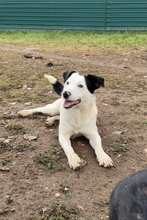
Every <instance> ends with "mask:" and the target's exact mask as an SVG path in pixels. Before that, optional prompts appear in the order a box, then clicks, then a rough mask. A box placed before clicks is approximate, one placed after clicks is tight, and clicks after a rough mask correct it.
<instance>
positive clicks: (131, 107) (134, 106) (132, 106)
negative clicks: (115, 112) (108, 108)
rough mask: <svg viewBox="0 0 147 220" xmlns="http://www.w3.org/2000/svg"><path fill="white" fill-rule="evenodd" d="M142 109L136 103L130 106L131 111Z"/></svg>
mask: <svg viewBox="0 0 147 220" xmlns="http://www.w3.org/2000/svg"><path fill="white" fill-rule="evenodd" d="M138 107H140V104H139V103H134V104H132V105H131V106H130V109H131V111H135V109H136V108H138Z"/></svg>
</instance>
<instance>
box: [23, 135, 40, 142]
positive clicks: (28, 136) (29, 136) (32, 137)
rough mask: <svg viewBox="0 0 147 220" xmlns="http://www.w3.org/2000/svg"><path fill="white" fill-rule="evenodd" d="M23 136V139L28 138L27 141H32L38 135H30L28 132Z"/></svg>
mask: <svg viewBox="0 0 147 220" xmlns="http://www.w3.org/2000/svg"><path fill="white" fill-rule="evenodd" d="M23 137H24V139H26V140H29V141H33V140H36V139H37V138H38V136H32V135H29V134H25V135H24V136H23Z"/></svg>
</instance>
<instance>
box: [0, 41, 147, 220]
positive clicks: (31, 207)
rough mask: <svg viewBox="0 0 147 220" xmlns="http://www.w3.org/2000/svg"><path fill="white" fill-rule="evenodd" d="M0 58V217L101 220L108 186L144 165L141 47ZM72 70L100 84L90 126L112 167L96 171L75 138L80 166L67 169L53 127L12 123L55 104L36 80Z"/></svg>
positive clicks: (146, 116)
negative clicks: (102, 83)
mask: <svg viewBox="0 0 147 220" xmlns="http://www.w3.org/2000/svg"><path fill="white" fill-rule="evenodd" d="M83 53H89V55H88V56H83ZM26 54H29V56H30V55H32V57H33V58H26V57H25V56H24V55H26ZM41 57H42V59H40V58H41ZM37 58H38V59H37ZM0 60H1V62H0V87H1V88H0V219H5V220H10V219H11V220H13V219H15V220H20V219H28V220H35V219H39V220H40V219H61V220H62V219H81V220H89V219H91V220H100V219H103V220H106V219H108V215H109V213H108V212H109V197H110V193H111V191H112V189H113V188H114V186H115V185H116V184H117V183H118V181H120V180H121V179H122V178H124V177H125V176H127V175H128V174H132V173H134V172H136V171H139V170H141V169H143V168H146V166H147V157H146V152H145V151H144V150H145V149H147V48H145V47H139V48H131V47H130V48H129V47H126V46H125V45H124V47H121V48H120V47H116V48H88V47H82V48H79V47H76V46H75V47H70V48H69V47H61V48H59V47H58V48H50V47H41V46H38V47H37V46H35V47H34V46H32V47H31V46H29V47H28V48H26V47H25V45H1V46H0ZM49 62H52V63H53V66H52V67H47V66H46V64H47V63H49ZM73 69H76V70H78V71H79V73H80V74H81V75H82V74H83V75H87V74H95V75H98V76H102V77H104V79H105V87H104V88H100V89H98V90H97V91H96V99H97V107H98V110H99V115H98V118H97V125H98V129H99V133H100V135H101V138H102V144H103V148H104V150H105V151H106V152H107V153H108V154H109V155H110V156H111V158H112V159H113V161H114V164H115V166H114V167H112V168H103V167H100V166H99V164H98V162H97V161H96V158H95V154H94V151H93V149H92V148H91V146H90V145H89V142H88V140H86V139H85V138H84V137H81V138H77V139H75V140H72V145H73V148H74V150H75V151H76V152H77V154H78V155H79V156H80V157H81V158H83V159H85V160H86V161H87V165H86V166H84V167H83V168H82V169H80V170H77V171H73V170H71V169H70V168H69V166H68V163H67V158H66V157H65V155H64V152H63V151H62V149H61V147H60V145H59V142H58V122H57V123H55V124H54V125H53V126H52V127H46V126H45V120H46V116H44V115H41V114H40V115H36V116H35V115H34V116H30V117H26V118H21V117H18V114H17V112H18V111H19V110H21V109H29V108H34V107H38V106H44V105H46V104H48V103H52V102H53V101H55V100H56V99H57V98H58V95H56V94H55V92H54V91H52V87H51V85H49V83H48V82H47V80H46V79H44V77H43V75H44V74H52V75H54V76H55V77H57V78H58V80H59V81H60V82H63V79H62V73H63V72H65V71H69V70H73ZM28 102H30V103H28ZM89 114H90V112H89ZM73 117H74V116H73ZM29 135H31V136H35V137H33V140H28V139H25V137H26V136H27V137H28V136H29Z"/></svg>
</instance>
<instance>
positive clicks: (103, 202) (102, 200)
mask: <svg viewBox="0 0 147 220" xmlns="http://www.w3.org/2000/svg"><path fill="white" fill-rule="evenodd" d="M94 203H95V204H98V205H101V206H103V205H105V204H106V200H105V198H100V199H99V200H98V202H94Z"/></svg>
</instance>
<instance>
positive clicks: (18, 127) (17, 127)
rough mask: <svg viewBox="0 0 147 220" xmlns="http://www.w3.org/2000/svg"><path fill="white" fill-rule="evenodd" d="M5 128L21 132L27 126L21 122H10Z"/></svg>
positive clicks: (9, 130) (13, 131)
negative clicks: (20, 123)
mask: <svg viewBox="0 0 147 220" xmlns="http://www.w3.org/2000/svg"><path fill="white" fill-rule="evenodd" d="M5 129H6V130H7V131H8V132H12V133H19V132H24V131H25V129H26V128H25V127H23V126H22V125H19V124H9V125H6V126H5Z"/></svg>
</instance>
